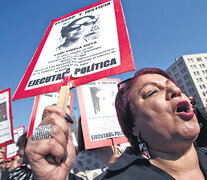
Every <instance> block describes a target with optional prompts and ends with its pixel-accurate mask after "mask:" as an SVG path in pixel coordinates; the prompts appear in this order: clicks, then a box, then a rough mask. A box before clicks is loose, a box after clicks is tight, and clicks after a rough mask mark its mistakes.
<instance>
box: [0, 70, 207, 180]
mask: <svg viewBox="0 0 207 180" xmlns="http://www.w3.org/2000/svg"><path fill="white" fill-rule="evenodd" d="M158 105H159V106H158ZM170 106H172V107H170ZM169 107H170V108H169ZM171 108H172V109H174V110H173V113H172V109H171ZM116 110H117V115H118V119H119V123H120V125H121V128H122V130H123V133H124V134H125V136H126V137H127V138H128V139H129V142H130V144H131V145H130V146H131V147H128V148H126V150H125V151H124V152H120V154H119V155H117V154H115V152H114V151H113V148H112V147H108V146H107V147H103V148H97V149H91V150H86V149H85V148H84V140H83V134H82V127H81V119H79V131H78V133H79V143H78V145H79V147H78V151H75V148H74V146H73V144H72V140H71V135H70V130H69V129H70V123H68V122H67V119H68V115H67V116H66V115H64V114H65V111H64V110H63V109H61V108H60V107H54V106H50V107H47V108H46V109H45V111H44V114H46V116H45V117H43V121H42V122H41V124H40V127H43V128H44V127H47V129H45V130H47V131H48V132H49V133H50V136H48V137H44V138H42V137H41V139H38V137H36V138H35V139H32V138H29V141H28V142H27V138H26V133H24V134H23V135H22V136H20V137H19V139H18V141H17V146H18V147H19V150H18V153H17V155H18V156H17V157H15V158H12V159H9V160H5V159H4V153H5V150H4V149H3V148H1V149H0V163H1V172H0V173H1V174H0V175H1V180H4V179H10V180H17V179H28V180H32V179H60V180H61V179H70V180H71V179H84V180H92V179H126V178H128V179H139V177H140V179H142V178H143V179H162V178H164V179H188V178H190V177H192V178H193V177H197V178H198V179H206V178H207V169H206V167H207V157H206V154H207V148H206V147H207V119H206V117H204V116H203V115H202V114H201V113H200V111H199V110H198V109H197V107H196V103H195V101H192V100H191V99H189V98H188V97H187V96H186V95H185V94H183V93H182V92H181V90H180V88H179V87H178V86H177V84H176V83H175V82H174V80H173V79H172V78H171V77H170V76H169V75H168V74H166V73H165V72H164V71H162V70H160V69H156V68H146V69H142V70H140V71H138V72H137V73H136V74H135V76H134V77H133V78H131V79H129V80H127V81H124V82H122V83H121V84H119V92H118V94H117V96H116ZM181 119H182V120H181ZM65 120H66V121H65ZM48 124H52V126H51V125H50V126H49V128H48ZM54 127H55V128H54ZM37 129H38V128H37ZM36 135H37V134H36ZM25 148H26V149H25ZM66 153H67V154H66ZM122 153H123V154H122ZM49 159H50V160H49ZM51 159H52V160H51ZM190 162H192V165H191V164H190ZM184 164H185V166H187V167H185V168H184V167H182V165H184ZM43 167H44V169H43ZM190 168H191V171H188V169H190ZM186 169H187V170H186Z"/></svg>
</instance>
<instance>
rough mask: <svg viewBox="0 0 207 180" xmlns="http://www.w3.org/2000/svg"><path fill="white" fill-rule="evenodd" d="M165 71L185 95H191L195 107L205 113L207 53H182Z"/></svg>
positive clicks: (206, 113) (206, 105) (206, 104)
mask: <svg viewBox="0 0 207 180" xmlns="http://www.w3.org/2000/svg"><path fill="white" fill-rule="evenodd" d="M166 72H167V73H168V74H169V75H170V76H171V77H172V78H173V79H174V80H175V81H176V83H177V84H178V85H179V86H180V88H181V90H182V91H183V92H184V93H185V94H186V95H188V96H193V98H194V99H195V101H196V105H197V108H198V109H199V110H200V111H201V112H202V113H203V114H204V115H207V110H206V109H207V53H202V54H191V55H183V56H181V57H180V58H179V59H176V60H175V62H174V63H173V64H172V65H171V66H170V67H169V68H168V69H167V70H166Z"/></svg>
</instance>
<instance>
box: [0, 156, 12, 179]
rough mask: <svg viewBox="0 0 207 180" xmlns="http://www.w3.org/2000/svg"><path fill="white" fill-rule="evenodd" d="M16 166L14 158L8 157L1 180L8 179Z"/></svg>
mask: <svg viewBox="0 0 207 180" xmlns="http://www.w3.org/2000/svg"><path fill="white" fill-rule="evenodd" d="M14 168H15V166H14V158H12V159H8V160H5V161H4V169H3V171H2V176H1V180H8V178H9V173H10V171H12V170H13V169H14Z"/></svg>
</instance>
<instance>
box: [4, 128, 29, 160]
mask: <svg viewBox="0 0 207 180" xmlns="http://www.w3.org/2000/svg"><path fill="white" fill-rule="evenodd" d="M24 132H25V127H24V126H21V127H18V128H15V129H14V130H13V134H14V143H12V144H9V145H7V146H6V149H5V160H7V159H12V158H14V157H16V156H17V152H18V150H19V148H18V146H17V145H16V144H17V141H18V139H19V137H20V136H21V135H22V134H24Z"/></svg>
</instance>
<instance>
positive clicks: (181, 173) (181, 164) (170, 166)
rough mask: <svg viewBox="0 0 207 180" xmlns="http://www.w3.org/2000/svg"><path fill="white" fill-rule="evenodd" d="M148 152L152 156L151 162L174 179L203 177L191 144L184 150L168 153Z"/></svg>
mask: <svg viewBox="0 0 207 180" xmlns="http://www.w3.org/2000/svg"><path fill="white" fill-rule="evenodd" d="M150 154H151V157H152V158H151V159H150V163H151V164H153V165H155V166H156V167H159V168H160V169H162V170H164V171H165V172H167V173H168V174H170V175H171V176H173V177H174V178H176V179H183V178H187V177H188V178H189V177H190V178H193V177H195V176H198V175H199V177H200V178H201V179H202V178H204V177H203V174H202V172H201V169H200V166H199V160H198V156H197V152H196V150H195V147H194V145H193V144H192V145H191V146H190V147H189V148H188V149H186V151H181V152H177V153H171V152H170V153H169V152H161V151H156V150H150ZM196 179H198V178H196Z"/></svg>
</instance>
